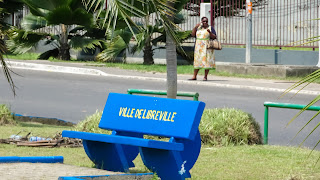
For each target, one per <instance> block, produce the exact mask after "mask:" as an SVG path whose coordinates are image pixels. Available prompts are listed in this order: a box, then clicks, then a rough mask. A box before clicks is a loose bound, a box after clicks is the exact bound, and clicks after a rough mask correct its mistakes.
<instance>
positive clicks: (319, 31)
mask: <svg viewBox="0 0 320 180" xmlns="http://www.w3.org/2000/svg"><path fill="white" fill-rule="evenodd" d="M318 12H319V17H318V18H320V6H318ZM317 21H318V34H319V35H320V22H319V21H320V20H317ZM318 48H319V58H318V64H317V67H320V42H319V41H318Z"/></svg>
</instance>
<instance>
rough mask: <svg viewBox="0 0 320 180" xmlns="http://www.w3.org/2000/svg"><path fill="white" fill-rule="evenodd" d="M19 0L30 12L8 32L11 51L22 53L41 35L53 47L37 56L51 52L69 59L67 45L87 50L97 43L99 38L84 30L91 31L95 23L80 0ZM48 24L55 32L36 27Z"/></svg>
mask: <svg viewBox="0 0 320 180" xmlns="http://www.w3.org/2000/svg"><path fill="white" fill-rule="evenodd" d="M22 1H23V2H24V3H25V4H26V5H27V6H28V7H29V9H30V12H31V14H29V15H27V16H26V17H24V18H23V20H22V22H21V27H22V29H15V30H13V31H12V32H11V40H10V41H8V46H9V48H10V50H11V51H13V52H14V53H24V52H26V51H28V50H30V49H31V48H32V47H35V46H36V45H37V44H38V43H39V41H40V40H43V39H45V40H46V44H50V45H52V46H53V47H55V48H54V49H52V50H49V51H47V52H44V53H43V54H41V55H40V56H39V58H40V59H48V58H49V57H50V56H53V57H57V58H58V59H62V60H70V48H74V49H78V50H79V49H85V50H86V49H94V48H95V47H96V46H100V41H99V39H94V38H92V37H91V38H88V33H84V32H88V31H90V29H92V28H93V25H94V24H93V15H92V13H90V12H87V11H86V10H85V9H84V6H83V5H82V2H81V0H64V1H60V0H47V1H39V0H22ZM48 26H51V27H55V28H58V29H59V31H58V34H50V33H48V32H43V33H39V32H37V31H36V30H40V29H41V28H43V29H45V28H46V27H48ZM45 31H46V30H45Z"/></svg>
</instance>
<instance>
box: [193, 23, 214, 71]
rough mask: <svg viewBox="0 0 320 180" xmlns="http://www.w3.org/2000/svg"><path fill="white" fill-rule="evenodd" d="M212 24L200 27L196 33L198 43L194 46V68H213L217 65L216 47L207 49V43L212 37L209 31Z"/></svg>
mask: <svg viewBox="0 0 320 180" xmlns="http://www.w3.org/2000/svg"><path fill="white" fill-rule="evenodd" d="M207 29H210V30H211V26H208V27H207V28H203V27H202V28H198V30H197V33H196V38H197V40H196V44H195V48H194V63H193V66H194V69H213V68H215V67H216V64H215V57H214V49H207V44H208V41H209V39H210V35H209V32H208V31H207Z"/></svg>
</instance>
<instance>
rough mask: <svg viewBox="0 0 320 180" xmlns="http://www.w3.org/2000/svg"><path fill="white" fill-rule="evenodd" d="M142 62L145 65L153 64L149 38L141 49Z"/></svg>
mask: <svg viewBox="0 0 320 180" xmlns="http://www.w3.org/2000/svg"><path fill="white" fill-rule="evenodd" d="M143 64H146V65H152V64H154V60H153V51H152V45H151V43H150V38H149V39H148V40H147V41H146V44H145V46H144V49H143Z"/></svg>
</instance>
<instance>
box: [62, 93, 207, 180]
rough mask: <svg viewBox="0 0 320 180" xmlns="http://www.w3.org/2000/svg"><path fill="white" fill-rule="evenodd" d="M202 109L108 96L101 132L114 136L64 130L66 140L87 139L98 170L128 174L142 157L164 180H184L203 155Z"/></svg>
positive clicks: (152, 99) (178, 102)
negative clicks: (163, 139) (150, 137)
mask: <svg viewBox="0 0 320 180" xmlns="http://www.w3.org/2000/svg"><path fill="white" fill-rule="evenodd" d="M204 107H205V103H203V102H200V101H190V100H178V99H167V98H158V97H148V96H137V95H128V94H117V93H110V94H109V96H108V99H107V102H106V105H105V108H104V111H103V114H102V117H101V120H100V123H99V127H100V128H102V129H108V130H112V134H111V135H108V134H97V133H88V132H77V131H66V130H65V131H63V132H62V136H63V137H70V138H79V139H83V146H84V149H85V152H86V153H87V155H88V157H89V158H90V159H91V160H92V161H93V162H94V163H95V165H96V167H97V168H100V169H105V170H110V171H121V172H129V168H130V167H134V164H133V162H132V161H133V160H134V159H135V158H136V157H137V155H138V154H139V153H140V155H141V158H142V161H143V163H144V164H145V166H146V167H147V168H148V169H150V170H151V171H153V172H156V173H157V174H158V176H159V177H160V178H161V179H163V180H168V179H174V180H177V179H185V178H189V177H191V175H190V172H189V170H190V169H191V168H192V167H193V165H194V164H195V162H196V161H197V159H198V156H199V153H200V149H201V138H200V133H199V130H198V126H199V123H200V120H201V116H202V113H203V110H204ZM144 135H153V136H161V137H168V138H170V139H169V140H168V141H159V140H151V139H145V138H144Z"/></svg>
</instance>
